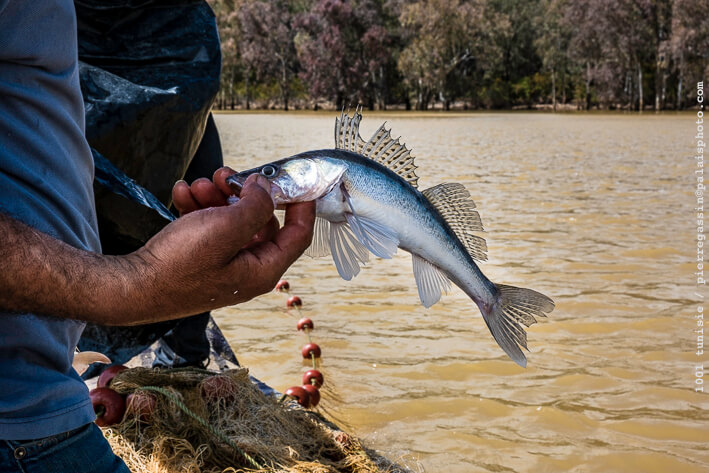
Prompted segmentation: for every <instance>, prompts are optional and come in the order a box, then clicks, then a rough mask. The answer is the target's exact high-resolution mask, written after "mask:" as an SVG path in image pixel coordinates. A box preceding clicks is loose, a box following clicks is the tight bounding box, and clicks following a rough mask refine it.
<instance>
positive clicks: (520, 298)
mask: <svg viewBox="0 0 709 473" xmlns="http://www.w3.org/2000/svg"><path fill="white" fill-rule="evenodd" d="M495 288H496V289H497V300H496V301H495V303H494V304H492V305H491V306H488V307H482V314H483V318H484V319H485V323H486V324H487V326H488V328H489V329H490V332H492V336H493V337H494V338H495V341H496V342H497V344H498V345H500V348H502V349H503V350H504V351H505V353H507V356H509V357H510V358H511V359H512V360H513V361H514V362H515V363H517V364H518V365H520V366H521V367H523V368H524V367H526V366H527V358H526V357H525V356H524V353H523V352H522V350H521V349H520V347H524V349H525V350H527V333H526V332H525V331H524V328H523V327H522V324H524V325H525V326H526V327H529V326H530V325H532V324H533V323H536V321H537V319H536V318H535V316H537V317H546V314H548V313H550V312H551V311H552V310H554V301H552V300H551V299H550V298H548V297H547V296H545V295H544V294H541V293H539V292H537V291H533V290H531V289H524V288H521V287H514V286H506V285H504V284H495Z"/></svg>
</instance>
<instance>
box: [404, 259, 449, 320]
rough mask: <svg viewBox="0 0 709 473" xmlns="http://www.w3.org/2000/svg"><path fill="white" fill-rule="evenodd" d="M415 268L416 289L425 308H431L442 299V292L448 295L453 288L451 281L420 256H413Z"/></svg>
mask: <svg viewBox="0 0 709 473" xmlns="http://www.w3.org/2000/svg"><path fill="white" fill-rule="evenodd" d="M411 259H412V263H413V266H414V277H415V278H416V287H417V288H418V291H419V299H421V303H422V304H423V306H424V307H425V308H427V309H428V308H429V307H431V306H432V305H433V304H435V303H436V302H438V301H439V300H440V299H441V292H445V293H448V291H449V290H450V288H451V282H450V280H449V279H448V278H447V277H446V276H445V275H444V274H443V273H442V272H441V270H440V269H438V268H437V267H436V266H434V265H432V264H431V263H429V262H428V261H426V260H425V259H423V258H421V257H420V256H418V255H415V254H413V253H412V254H411Z"/></svg>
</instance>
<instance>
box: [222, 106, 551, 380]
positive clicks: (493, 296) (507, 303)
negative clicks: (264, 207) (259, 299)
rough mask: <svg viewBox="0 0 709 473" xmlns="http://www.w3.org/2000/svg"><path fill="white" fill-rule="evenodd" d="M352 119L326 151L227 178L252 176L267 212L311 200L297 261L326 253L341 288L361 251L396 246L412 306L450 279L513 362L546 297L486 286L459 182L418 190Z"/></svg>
mask: <svg viewBox="0 0 709 473" xmlns="http://www.w3.org/2000/svg"><path fill="white" fill-rule="evenodd" d="M361 119H362V115H361V114H360V113H359V111H357V112H355V114H354V115H353V116H352V117H350V116H349V115H345V114H344V113H343V114H342V115H341V116H340V118H339V119H336V121H335V147H336V149H326V150H319V151H308V152H305V153H301V154H298V155H295V156H291V157H289V158H285V159H281V160H280V161H275V162H272V163H269V164H265V165H263V166H260V167H257V168H254V169H249V170H248V171H243V172H240V173H237V174H234V175H232V176H230V177H229V178H228V179H227V182H228V183H229V184H230V185H231V186H232V187H233V188H235V189H240V188H241V186H242V185H243V183H244V181H245V180H246V178H247V177H248V176H249V175H251V174H254V173H260V174H261V175H262V176H264V177H266V178H267V179H268V180H269V182H270V183H271V195H272V197H273V199H274V201H275V202H276V203H277V204H286V203H293V202H305V201H311V200H315V201H316V208H317V219H316V223H315V233H314V236H313V243H312V245H311V246H310V248H308V251H307V252H306V254H309V255H310V256H324V255H326V254H328V253H329V254H331V255H332V258H333V260H334V262H335V266H336V267H337V271H338V272H339V274H340V276H342V278H344V279H346V280H348V281H349V280H351V279H352V278H353V277H354V276H356V275H357V274H358V273H359V270H360V265H362V264H364V263H366V262H367V261H368V259H369V253H370V252H371V253H372V254H374V255H375V256H378V257H380V258H391V257H392V256H393V255H394V253H396V251H397V248H401V249H402V250H405V251H408V252H409V253H411V256H412V259H413V271H414V277H415V278H416V286H417V288H418V293H419V298H420V299H421V302H422V303H423V305H424V306H425V307H427V308H428V307H431V306H432V305H433V304H435V303H436V302H438V301H439V300H440V298H441V293H442V292H446V293H447V292H448V290H449V289H450V287H451V281H452V282H453V283H454V284H455V285H456V286H458V287H459V288H460V289H462V290H463V292H465V293H466V294H467V295H468V296H469V297H470V298H471V299H472V300H473V301H474V302H475V303H476V304H477V306H478V308H479V309H480V312H481V313H482V315H483V318H484V320H485V322H486V323H487V326H488V328H489V329H490V332H491V333H492V336H493V337H494V338H495V340H496V341H497V343H498V344H499V345H500V347H501V348H502V349H503V350H504V351H505V353H507V355H508V356H509V357H510V358H512V360H514V361H515V362H516V363H517V364H519V365H521V366H526V364H527V359H526V357H525V355H524V353H523V352H522V350H521V349H520V347H524V348H525V349H527V334H526V332H525V331H524V328H523V327H522V325H525V326H527V327H529V326H530V325H531V324H533V323H535V322H536V319H535V316H546V313H549V312H551V311H552V310H553V309H554V302H553V301H552V300H551V299H550V298H548V297H547V296H545V295H543V294H540V293H538V292H536V291H532V290H530V289H522V288H518V287H513V286H506V285H503V284H495V283H493V282H491V281H490V280H489V279H487V278H486V277H485V275H484V274H483V273H482V272H481V271H480V268H478V266H477V264H476V263H475V260H486V259H487V255H486V252H487V246H486V243H485V240H484V239H482V238H481V237H479V236H476V235H475V234H474V233H475V232H479V231H482V230H483V227H482V223H481V221H480V216H479V214H478V212H477V211H475V210H474V209H475V204H474V203H473V201H472V200H471V199H470V193H469V192H468V191H466V190H465V188H464V187H463V186H462V185H461V184H450V183H449V184H439V185H437V186H434V187H431V188H430V189H426V190H424V191H422V192H419V190H418V189H417V180H418V177H417V176H416V172H415V171H416V168H417V167H416V166H415V164H414V158H413V156H411V152H410V150H408V149H407V148H406V146H404V145H403V144H401V143H399V139H393V138H392V136H391V131H390V130H387V129H386V128H385V127H384V125H382V126H381V127H379V129H378V130H377V131H376V132H375V133H374V135H373V136H372V137H371V138H370V139H369V141H367V142H365V141H364V140H363V139H362V138H361V137H360V135H359V123H360V121H361Z"/></svg>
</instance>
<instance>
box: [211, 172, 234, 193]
mask: <svg viewBox="0 0 709 473" xmlns="http://www.w3.org/2000/svg"><path fill="white" fill-rule="evenodd" d="M232 174H236V171H234V170H233V169H232V168H230V167H227V166H224V167H222V168H219V169H217V170H216V171H215V172H214V176H213V177H212V181H213V182H214V185H215V186H217V189H219V191H220V192H221V193H222V194H224V195H225V196H227V197H228V196H230V195H233V194H234V189H232V188H231V187H229V184H227V183H226V178H227V177H229V176H231V175H232Z"/></svg>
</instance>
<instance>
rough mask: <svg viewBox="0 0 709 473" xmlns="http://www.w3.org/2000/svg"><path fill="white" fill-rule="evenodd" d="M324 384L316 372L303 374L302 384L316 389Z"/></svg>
mask: <svg viewBox="0 0 709 473" xmlns="http://www.w3.org/2000/svg"><path fill="white" fill-rule="evenodd" d="M324 383H325V379H324V378H323V375H322V373H321V372H320V371H318V370H308V371H306V372H305V373H304V374H303V384H306V385H312V386H315V387H316V388H319V387H321V386H322V385H323V384H324Z"/></svg>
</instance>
